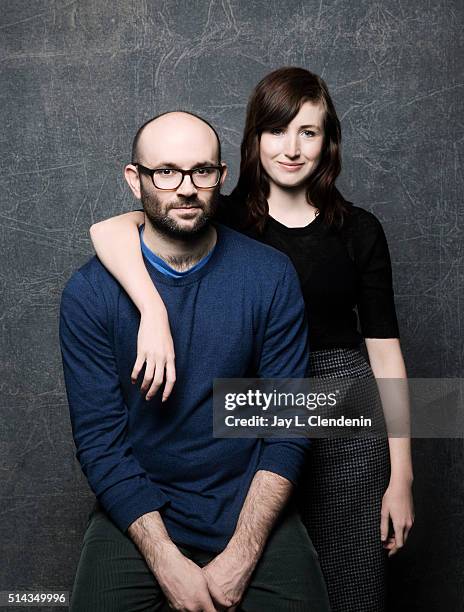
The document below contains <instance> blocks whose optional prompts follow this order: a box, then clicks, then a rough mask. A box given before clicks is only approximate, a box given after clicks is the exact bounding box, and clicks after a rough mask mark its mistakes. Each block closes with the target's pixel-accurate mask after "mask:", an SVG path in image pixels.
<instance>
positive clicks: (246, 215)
mask: <svg viewBox="0 0 464 612" xmlns="http://www.w3.org/2000/svg"><path fill="white" fill-rule="evenodd" d="M307 101H309V102H313V103H315V104H317V103H320V104H322V106H323V108H324V111H325V112H324V120H323V133H324V138H323V145H322V152H321V156H320V159H319V162H318V164H317V166H316V168H315V169H314V172H312V173H311V175H310V176H309V177H308V182H307V187H306V198H307V200H308V203H311V204H312V205H313V206H315V207H316V208H317V209H318V210H319V213H320V214H321V216H322V219H323V221H324V222H325V223H326V224H328V225H332V224H335V225H337V226H339V227H340V226H341V225H342V224H343V219H344V215H345V214H346V213H347V212H348V209H347V206H346V203H345V200H344V199H343V197H342V196H341V194H340V193H339V191H338V189H337V188H336V187H335V180H336V178H337V176H338V175H339V174H340V170H341V159H340V142H341V129H340V121H339V120H338V117H337V113H336V111H335V107H334V105H333V102H332V99H331V97H330V94H329V91H328V89H327V85H326V84H325V83H324V81H323V80H322V79H321V78H320V77H319V76H317V75H316V74H313V73H312V72H310V71H309V70H305V69H304V68H296V67H287V68H279V69H278V70H274V72H271V73H270V74H268V75H267V76H265V77H264V78H263V79H262V80H261V81H260V82H259V83H258V85H257V86H256V87H255V89H254V90H253V92H252V94H251V97H250V99H249V102H248V106H247V115H246V123H245V131H244V135H243V140H242V145H241V156H242V157H241V163H240V177H239V180H238V183H237V186H236V187H235V189H234V190H233V192H232V194H231V196H232V199H233V201H234V203H235V205H236V206H237V207H238V210H237V213H238V217H239V219H240V221H239V223H240V224H241V225H242V226H243V227H247V228H251V229H255V230H257V231H258V232H262V230H263V228H264V225H265V223H266V219H267V217H268V214H269V207H268V203H267V198H268V197H269V192H270V189H269V179H268V177H267V174H266V172H265V171H264V169H263V167H262V166H261V162H260V154H259V145H260V139H261V134H262V133H263V131H264V130H269V129H272V128H279V127H283V126H286V125H288V124H289V123H290V121H292V119H293V118H294V117H295V116H296V115H297V114H298V111H299V110H300V108H301V105H302V104H303V103H304V102H307Z"/></svg>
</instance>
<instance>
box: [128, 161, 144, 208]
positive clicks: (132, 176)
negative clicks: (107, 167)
mask: <svg viewBox="0 0 464 612" xmlns="http://www.w3.org/2000/svg"><path fill="white" fill-rule="evenodd" d="M124 178H125V179H126V181H127V184H128V185H129V187H130V189H131V191H132V193H133V194H134V195H135V197H136V198H137V200H141V199H142V194H141V190H140V175H139V173H138V171H137V167H136V166H134V164H127V166H126V167H125V168H124Z"/></svg>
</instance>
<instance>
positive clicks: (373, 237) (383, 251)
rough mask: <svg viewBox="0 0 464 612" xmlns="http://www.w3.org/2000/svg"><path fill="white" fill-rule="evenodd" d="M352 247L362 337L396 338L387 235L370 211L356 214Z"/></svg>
mask: <svg viewBox="0 0 464 612" xmlns="http://www.w3.org/2000/svg"><path fill="white" fill-rule="evenodd" d="M356 216H357V219H356V222H355V231H354V236H353V248H354V257H355V263H356V267H357V269H358V274H359V283H358V297H357V306H358V315H359V321H360V324H361V333H362V335H363V336H364V338H399V328H398V321H397V318H396V311H395V301H394V295H393V283H392V270H391V260H390V253H389V250H388V244H387V239H386V237H385V233H384V231H383V228H382V225H381V223H380V221H379V220H378V219H377V218H376V217H375V216H374V215H373V214H371V213H369V212H367V211H362V214H360V215H356Z"/></svg>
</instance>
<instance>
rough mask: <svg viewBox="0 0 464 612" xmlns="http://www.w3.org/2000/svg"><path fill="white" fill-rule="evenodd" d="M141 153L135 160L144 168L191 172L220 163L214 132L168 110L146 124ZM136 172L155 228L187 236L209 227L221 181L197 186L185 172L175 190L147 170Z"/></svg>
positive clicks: (194, 120)
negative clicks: (163, 185) (162, 186)
mask: <svg viewBox="0 0 464 612" xmlns="http://www.w3.org/2000/svg"><path fill="white" fill-rule="evenodd" d="M139 151H140V154H139V159H138V161H139V162H140V163H141V164H142V165H144V166H146V167H148V168H178V169H182V170H191V169H193V168H202V167H205V166H218V165H220V162H219V160H218V144H217V139H216V136H215V134H214V132H213V131H212V130H211V128H210V127H209V126H208V125H206V124H205V123H203V122H202V121H200V120H199V119H197V118H195V117H192V116H190V115H186V114H183V113H170V114H168V115H164V116H162V117H159V118H158V119H156V120H155V121H154V122H153V123H152V124H149V125H148V126H147V127H146V128H145V130H144V131H143V132H142V136H141V139H140V146H139ZM139 175H140V197H141V200H142V204H143V208H144V210H145V214H146V216H147V218H148V220H149V221H150V223H151V224H152V225H153V227H154V228H155V229H157V230H159V231H160V232H162V233H163V234H165V235H168V236H171V237H178V238H184V239H185V238H188V237H193V236H197V235H198V234H199V233H200V232H202V231H204V230H205V229H206V228H207V227H208V224H209V222H210V220H211V218H212V217H213V216H214V214H215V212H216V209H217V204H218V195H219V190H220V184H219V185H217V186H216V187H213V188H211V189H201V188H198V187H196V186H195V185H194V183H193V182H192V178H191V177H190V176H188V175H185V176H184V178H183V181H182V183H181V184H180V185H179V186H178V188H177V189H176V190H175V191H164V190H163V189H159V188H157V187H156V186H155V184H154V183H153V180H152V178H151V177H150V176H149V175H148V174H147V173H145V172H143V171H139ZM157 184H158V181H157Z"/></svg>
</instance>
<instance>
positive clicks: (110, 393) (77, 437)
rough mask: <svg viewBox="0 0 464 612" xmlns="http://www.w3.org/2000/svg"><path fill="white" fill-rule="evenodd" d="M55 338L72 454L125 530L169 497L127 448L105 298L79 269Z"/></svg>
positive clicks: (124, 408) (64, 296)
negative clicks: (64, 391) (64, 392)
mask: <svg viewBox="0 0 464 612" xmlns="http://www.w3.org/2000/svg"><path fill="white" fill-rule="evenodd" d="M60 343H61V354H62V359H63V370H64V377H65V384H66V391H67V396H68V403H69V410H70V417H71V425H72V431H73V437H74V442H75V445H76V457H77V459H78V461H79V462H80V464H81V467H82V471H83V472H84V474H85V476H86V477H87V480H88V482H89V485H90V487H91V489H92V490H93V492H94V493H95V495H96V496H97V498H98V500H99V502H100V503H101V505H102V506H103V508H104V509H105V510H106V512H107V513H108V514H109V515H110V517H111V519H112V520H113V521H114V523H115V524H116V525H117V526H118V527H119V528H120V529H121V531H126V530H127V528H128V527H129V525H130V524H131V523H132V522H133V521H135V520H136V519H137V518H138V517H140V516H142V515H143V514H145V513H147V512H151V511H153V510H157V509H160V508H161V507H162V506H164V505H165V504H166V503H168V498H167V497H166V496H165V494H164V493H163V491H161V489H160V488H159V487H158V486H157V485H156V484H155V483H154V482H153V481H152V480H151V479H150V477H149V475H148V474H147V473H146V472H145V471H144V469H143V468H142V466H141V465H140V464H139V462H138V460H137V459H136V457H135V456H134V454H133V452H132V448H131V444H130V442H129V440H128V436H127V425H128V409H127V406H126V404H125V402H124V399H123V396H122V392H121V388H120V383H119V375H118V370H117V365H116V359H115V355H114V351H113V349H112V344H111V341H110V335H109V329H108V316H107V307H106V303H105V300H104V296H103V294H102V292H101V291H100V292H99V294H98V295H97V293H96V291H95V290H94V288H93V286H92V285H91V284H90V282H89V281H88V280H87V278H86V277H85V276H84V275H83V274H82V273H81V272H77V273H76V274H74V276H73V277H72V278H71V279H70V281H69V282H68V284H67V285H66V287H65V289H64V291H63V294H62V298H61V308H60Z"/></svg>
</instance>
